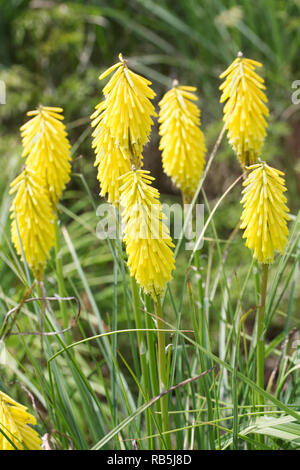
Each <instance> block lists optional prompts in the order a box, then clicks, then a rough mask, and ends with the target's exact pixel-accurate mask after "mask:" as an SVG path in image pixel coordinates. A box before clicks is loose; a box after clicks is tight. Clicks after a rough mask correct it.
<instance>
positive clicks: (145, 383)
mask: <svg viewBox="0 0 300 470" xmlns="http://www.w3.org/2000/svg"><path fill="white" fill-rule="evenodd" d="M131 291H132V298H133V306H134V314H135V324H136V328H137V329H139V330H141V329H142V328H143V321H142V315H141V308H140V300H139V293H138V286H137V283H136V280H135V278H134V277H132V278H131ZM137 339H138V345H139V357H140V364H141V372H142V387H143V392H144V399H146V400H149V399H150V394H149V376H148V368H147V358H146V344H145V339H144V334H143V332H142V331H138V332H137ZM145 416H146V428H147V435H148V436H151V435H152V421H151V411H150V409H149V408H148V409H147V410H146V413H145ZM148 447H149V450H151V449H153V439H152V438H151V439H148Z"/></svg>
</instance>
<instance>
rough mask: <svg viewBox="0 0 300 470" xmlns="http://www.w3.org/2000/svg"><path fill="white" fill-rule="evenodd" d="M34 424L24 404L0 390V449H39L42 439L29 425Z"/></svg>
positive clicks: (34, 421)
mask: <svg viewBox="0 0 300 470" xmlns="http://www.w3.org/2000/svg"><path fill="white" fill-rule="evenodd" d="M35 424H36V419H35V417H34V416H32V415H31V414H30V413H28V411H27V408H26V406H23V405H20V403H17V402H16V401H14V400H13V399H12V398H10V397H9V396H8V395H6V394H5V393H3V392H1V391H0V450H14V449H15V447H16V448H17V449H18V450H40V449H41V445H42V439H41V438H40V437H39V435H38V433H37V432H36V431H35V429H33V428H32V427H31V426H30V425H35ZM5 436H7V437H8V439H9V440H10V441H11V442H12V443H13V444H14V446H15V447H14V446H13V445H12V443H11V442H10V441H9V440H8V439H7V438H6V437H5Z"/></svg>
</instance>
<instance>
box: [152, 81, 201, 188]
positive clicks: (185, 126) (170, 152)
mask: <svg viewBox="0 0 300 470" xmlns="http://www.w3.org/2000/svg"><path fill="white" fill-rule="evenodd" d="M196 90H197V88H195V87H189V86H174V87H173V88H172V89H171V90H169V91H167V93H166V94H165V95H164V97H163V99H162V100H161V101H160V103H159V106H160V113H159V120H158V122H159V123H160V128H159V133H160V135H161V141H160V146H159V149H160V150H162V163H163V168H164V171H165V173H166V174H167V175H168V176H170V177H171V178H172V181H173V182H174V183H175V184H176V186H178V187H179V188H180V190H181V191H182V193H183V194H186V195H189V196H190V197H192V196H193V195H194V192H195V190H196V188H197V185H198V183H199V179H200V177H201V175H202V172H203V168H204V163H205V160H204V155H205V152H206V147H205V142H204V135H203V133H202V131H201V130H200V110H199V108H198V107H197V105H196V104H195V103H194V101H197V99H198V98H197V96H196V95H195V93H194V92H195V91H196Z"/></svg>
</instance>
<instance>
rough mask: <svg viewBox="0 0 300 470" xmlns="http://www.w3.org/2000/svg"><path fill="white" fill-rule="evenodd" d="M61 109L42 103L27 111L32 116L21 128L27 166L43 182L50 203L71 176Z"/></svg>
mask: <svg viewBox="0 0 300 470" xmlns="http://www.w3.org/2000/svg"><path fill="white" fill-rule="evenodd" d="M62 111H63V109H62V108H52V107H49V106H41V107H39V109H37V110H35V111H29V112H28V113H27V115H28V116H34V117H33V118H32V119H30V120H29V121H28V122H26V124H24V125H23V126H22V127H21V136H22V143H23V147H24V151H23V154H22V156H23V157H26V156H27V161H26V165H27V167H28V168H31V169H33V170H35V171H36V172H37V173H38V175H39V176H40V177H41V178H42V180H43V181H44V186H46V188H47V190H48V191H49V196H50V199H51V201H52V203H53V204H56V203H57V202H58V200H59V198H60V196H61V193H62V191H63V190H64V188H65V186H66V184H67V182H68V181H69V179H70V172H71V165H70V160H71V156H70V143H69V141H68V139H67V133H66V131H65V126H64V124H63V123H62V122H61V121H62V120H63V116H62V115H61V114H60V113H62Z"/></svg>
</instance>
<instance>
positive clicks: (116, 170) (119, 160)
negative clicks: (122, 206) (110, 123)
mask: <svg viewBox="0 0 300 470" xmlns="http://www.w3.org/2000/svg"><path fill="white" fill-rule="evenodd" d="M92 135H93V137H94V140H93V143H92V147H93V148H94V150H95V154H96V160H95V163H94V166H97V167H98V175H97V178H98V181H99V183H100V186H101V192H100V196H103V197H105V196H106V194H107V196H108V202H110V203H112V204H115V205H117V204H118V203H119V198H120V180H119V177H120V176H122V175H123V174H124V173H127V172H128V171H129V170H130V158H129V155H128V151H126V150H125V149H124V150H123V149H121V148H120V147H117V146H116V145H115V143H114V140H113V139H112V137H111V134H110V130H109V129H107V128H105V127H103V126H99V127H98V126H97V127H96V129H95V130H94V132H93V134H92Z"/></svg>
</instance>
